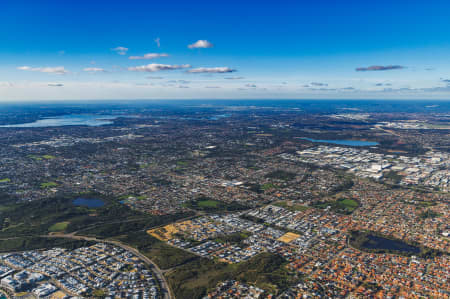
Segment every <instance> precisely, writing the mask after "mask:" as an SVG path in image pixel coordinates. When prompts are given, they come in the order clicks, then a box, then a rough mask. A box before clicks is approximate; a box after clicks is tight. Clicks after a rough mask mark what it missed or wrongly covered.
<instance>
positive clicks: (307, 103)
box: [0, 99, 450, 113]
mask: <svg viewBox="0 0 450 299" xmlns="http://www.w3.org/2000/svg"><path fill="white" fill-rule="evenodd" d="M230 106H231V107H241V108H244V107H257V108H262V109H264V108H268V109H270V108H291V109H294V108H295V109H301V110H303V111H305V112H310V113H337V112H341V113H345V112H347V113H357V112H409V113H414V112H434V113H450V100H282V99H280V100H276V99H273V100H257V99H253V100H123V101H121V100H111V101H107V100H104V101H59V102H56V101H55V102H47V103H46V102H38V103H37V102H22V103H21V102H0V112H4V111H8V112H9V113H11V112H20V111H23V110H25V111H28V112H29V111H32V110H40V109H43V108H44V109H49V108H51V109H62V110H65V112H66V113H67V112H68V111H71V113H89V110H96V109H105V108H108V107H109V108H114V109H121V108H123V109H126V108H128V109H129V108H156V107H157V108H168V109H170V108H188V109H189V108H194V107H197V108H215V107H230ZM66 109H67V110H66ZM74 111H76V112H74Z"/></svg>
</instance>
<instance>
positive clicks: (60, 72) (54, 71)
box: [17, 66, 69, 75]
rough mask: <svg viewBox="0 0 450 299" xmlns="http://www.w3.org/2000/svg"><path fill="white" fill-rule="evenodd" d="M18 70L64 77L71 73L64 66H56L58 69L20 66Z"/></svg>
mask: <svg viewBox="0 0 450 299" xmlns="http://www.w3.org/2000/svg"><path fill="white" fill-rule="evenodd" d="M17 69H18V70H21V71H32V72H41V73H50V74H58V75H64V74H67V73H68V72H69V71H67V70H66V69H65V68H64V67H63V66H56V67H31V66H19V67H18V68H17Z"/></svg>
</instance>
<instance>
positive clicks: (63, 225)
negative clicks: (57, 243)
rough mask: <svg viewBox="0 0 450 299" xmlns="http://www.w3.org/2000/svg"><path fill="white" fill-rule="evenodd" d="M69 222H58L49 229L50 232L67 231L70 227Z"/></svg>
mask: <svg viewBox="0 0 450 299" xmlns="http://www.w3.org/2000/svg"><path fill="white" fill-rule="evenodd" d="M69 223H70V222H69V221H63V222H57V223H55V224H53V225H52V226H50V227H49V229H48V231H50V232H62V231H65V230H66V228H67V226H68V225H69Z"/></svg>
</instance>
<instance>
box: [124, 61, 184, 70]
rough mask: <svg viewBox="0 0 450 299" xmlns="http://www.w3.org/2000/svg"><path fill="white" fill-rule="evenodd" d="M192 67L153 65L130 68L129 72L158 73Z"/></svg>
mask: <svg viewBox="0 0 450 299" xmlns="http://www.w3.org/2000/svg"><path fill="white" fill-rule="evenodd" d="M190 67H191V66H190V65H189V64H182V65H170V64H159V63H151V64H147V65H141V66H134V67H129V68H128V70H129V71H135V72H158V71H168V70H178V69H185V68H190Z"/></svg>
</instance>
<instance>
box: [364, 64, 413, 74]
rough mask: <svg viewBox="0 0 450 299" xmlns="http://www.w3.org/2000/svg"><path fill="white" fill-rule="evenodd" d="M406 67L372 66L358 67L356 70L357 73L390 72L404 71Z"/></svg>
mask: <svg viewBox="0 0 450 299" xmlns="http://www.w3.org/2000/svg"><path fill="white" fill-rule="evenodd" d="M404 68H405V67H404V66H401V65H386V66H383V65H372V66H369V67H358V68H356V69H355V70H356V71H357V72H368V71H390V70H400V69H404Z"/></svg>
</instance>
